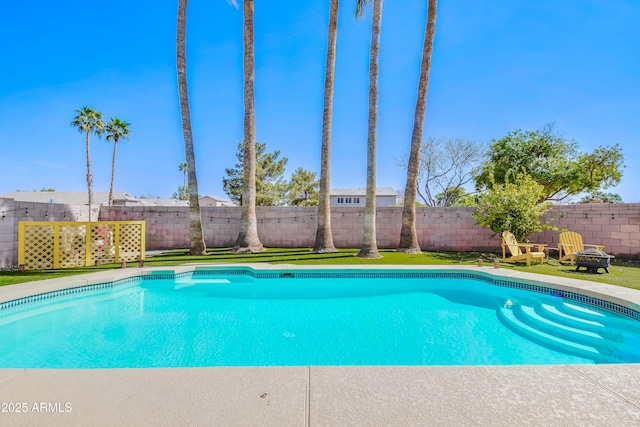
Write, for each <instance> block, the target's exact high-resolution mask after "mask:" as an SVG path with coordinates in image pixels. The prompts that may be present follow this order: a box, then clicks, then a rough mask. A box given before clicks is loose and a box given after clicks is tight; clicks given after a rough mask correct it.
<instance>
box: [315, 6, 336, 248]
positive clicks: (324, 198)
mask: <svg viewBox="0 0 640 427" xmlns="http://www.w3.org/2000/svg"><path fill="white" fill-rule="evenodd" d="M337 37H338V0H331V6H330V10H329V30H328V37H327V38H328V45H327V64H326V71H325V73H326V74H325V79H324V111H323V113H322V150H321V154H320V193H319V195H318V228H317V229H316V243H315V246H314V247H313V252H316V253H327V252H336V248H335V246H333V235H332V232H331V206H330V201H329V192H330V190H331V178H330V175H331V120H332V116H333V80H334V74H335V67H336V40H337Z"/></svg>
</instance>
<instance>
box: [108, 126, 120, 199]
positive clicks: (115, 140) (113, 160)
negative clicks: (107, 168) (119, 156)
mask: <svg viewBox="0 0 640 427" xmlns="http://www.w3.org/2000/svg"><path fill="white" fill-rule="evenodd" d="M117 147H118V137H117V136H116V137H114V138H113V157H112V158H111V186H110V187H109V206H112V205H113V181H114V178H115V176H116V149H117Z"/></svg>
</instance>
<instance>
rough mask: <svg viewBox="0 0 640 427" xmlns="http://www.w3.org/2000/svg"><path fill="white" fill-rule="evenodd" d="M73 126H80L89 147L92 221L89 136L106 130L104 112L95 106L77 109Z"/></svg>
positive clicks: (91, 189)
mask: <svg viewBox="0 0 640 427" xmlns="http://www.w3.org/2000/svg"><path fill="white" fill-rule="evenodd" d="M71 126H73V127H76V128H78V131H79V132H80V133H85V135H86V147H87V190H88V193H89V194H88V195H89V200H88V204H89V222H91V204H92V203H93V176H91V156H90V154H89V136H90V135H91V134H92V133H95V134H96V135H97V136H98V138H99V137H100V136H101V135H102V131H103V130H104V122H103V121H102V113H99V112H97V111H96V110H94V109H93V108H89V107H82V108H81V109H79V110H76V116H75V117H74V118H73V121H72V122H71Z"/></svg>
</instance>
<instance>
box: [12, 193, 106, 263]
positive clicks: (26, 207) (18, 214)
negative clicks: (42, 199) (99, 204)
mask: <svg viewBox="0 0 640 427" xmlns="http://www.w3.org/2000/svg"><path fill="white" fill-rule="evenodd" d="M97 212H98V211H97V210H96V215H97ZM86 215H87V207H86V206H72V205H62V204H54V203H33V202H17V201H15V200H13V199H4V198H0V268H13V267H16V266H17V264H18V223H19V222H20V221H62V222H65V221H70V222H75V221H86Z"/></svg>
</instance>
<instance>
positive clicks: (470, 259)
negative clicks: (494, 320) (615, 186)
mask: <svg viewBox="0 0 640 427" xmlns="http://www.w3.org/2000/svg"><path fill="white" fill-rule="evenodd" d="M229 249H230V248H215V249H208V250H207V255H206V256H189V255H187V252H188V251H187V250H186V249H185V250H172V251H166V252H162V253H160V254H158V255H154V256H152V257H148V258H147V259H146V261H145V267H154V266H171V265H179V264H187V263H207V262H229V263H240V262H242V263H248V262H251V263H255V262H265V263H270V264H297V265H320V264H322V265H371V264H375V265H394V264H402V265H418V266H419V265H442V266H447V265H469V266H476V265H477V264H478V259H479V258H481V259H482V260H483V262H484V265H485V266H486V267H488V268H490V267H492V266H493V260H494V259H496V258H500V256H499V255H497V254H494V253H480V252H423V253H422V254H419V255H411V254H404V253H399V252H395V250H393V249H381V250H380V254H381V255H382V256H383V258H380V259H363V258H357V257H356V256H354V255H355V254H356V253H357V252H358V249H341V250H339V252H337V253H331V254H314V253H311V252H310V249H309V248H294V249H291V248H270V249H267V250H265V251H264V252H262V253H260V254H246V255H236V254H231V253H229ZM128 266H129V267H136V266H137V262H131V263H129V264H128ZM114 268H120V265H116V264H106V265H101V266H99V267H82V268H70V269H64V270H44V271H24V272H19V271H0V286H3V285H10V284H15V283H23V282H29V281H34V280H44V279H53V278H56V277H64V276H72V275H76V274H83V273H91V272H95V271H100V270H107V269H114ZM500 268H510V269H515V270H519V271H525V272H528V273H540V274H548V275H552V276H560V277H570V278H573V279H584V280H591V281H594V282H601V283H609V284H612V285H618V286H625V287H628V288H634V289H640V262H637V261H621V260H615V259H614V260H612V264H611V267H610V268H609V272H610V273H609V274H607V273H604V272H603V270H602V269H600V270H599V271H600V272H601V273H600V274H592V273H587V272H586V271H585V270H584V269H583V270H582V271H580V272H576V271H575V266H571V265H569V264H568V263H563V264H561V263H559V262H558V261H557V260H554V259H550V260H549V263H545V264H544V265H537V264H536V265H532V266H530V267H527V266H526V265H525V264H524V263H503V262H501V263H500Z"/></svg>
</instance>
